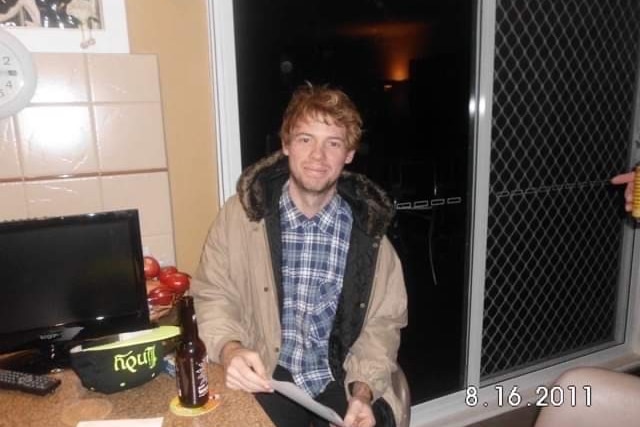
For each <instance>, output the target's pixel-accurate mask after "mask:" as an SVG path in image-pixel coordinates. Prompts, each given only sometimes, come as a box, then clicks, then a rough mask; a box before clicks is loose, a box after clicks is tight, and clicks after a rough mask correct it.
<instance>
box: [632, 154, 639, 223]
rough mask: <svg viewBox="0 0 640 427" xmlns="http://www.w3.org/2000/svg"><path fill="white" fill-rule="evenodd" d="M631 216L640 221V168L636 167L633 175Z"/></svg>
mask: <svg viewBox="0 0 640 427" xmlns="http://www.w3.org/2000/svg"><path fill="white" fill-rule="evenodd" d="M631 216H632V217H634V218H635V219H640V166H636V168H635V174H634V175H633V205H632V208H631Z"/></svg>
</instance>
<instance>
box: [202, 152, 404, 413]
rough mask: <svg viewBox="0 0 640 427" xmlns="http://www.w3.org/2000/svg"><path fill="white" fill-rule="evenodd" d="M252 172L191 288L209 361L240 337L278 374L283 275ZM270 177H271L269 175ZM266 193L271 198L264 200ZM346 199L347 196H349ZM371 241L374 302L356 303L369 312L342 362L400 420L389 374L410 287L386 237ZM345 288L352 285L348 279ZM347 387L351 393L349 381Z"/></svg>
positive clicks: (224, 215) (225, 213) (225, 212)
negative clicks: (258, 209) (276, 269)
mask: <svg viewBox="0 0 640 427" xmlns="http://www.w3.org/2000/svg"><path fill="white" fill-rule="evenodd" d="M263 163H265V162H263ZM276 163H277V164H278V165H280V167H282V162H281V156H272V157H271V158H267V159H266V166H265V165H264V164H259V165H258V166H257V167H256V168H254V169H257V170H258V171H262V169H261V168H265V167H266V168H267V170H268V171H271V170H272V169H273V168H274V167H275V164H276ZM268 168H271V169H268ZM252 172H253V173H252ZM255 172H256V170H249V171H247V172H245V173H244V174H243V177H242V178H241V180H240V181H239V192H238V193H239V196H238V195H236V196H233V197H232V198H231V199H230V200H229V201H228V202H227V203H226V204H225V206H224V207H223V209H222V210H221V211H220V213H219V215H218V216H217V218H216V219H215V221H214V223H213V225H212V227H211V230H210V233H209V236H208V238H207V241H206V243H205V247H204V250H203V253H202V258H201V262H200V266H199V267H198V269H197V271H196V273H195V275H194V278H193V281H192V285H191V292H192V294H193V295H194V299H195V302H196V310H197V316H198V324H199V329H200V336H201V337H202V339H203V341H204V342H205V344H206V346H207V351H208V354H209V358H210V359H211V360H212V361H214V362H218V361H219V355H220V351H221V349H222V347H223V346H224V344H226V343H227V342H229V341H232V340H236V341H240V342H241V343H242V345H244V346H245V347H247V348H250V349H253V350H255V351H257V352H258V353H259V354H260V356H261V357H262V360H263V362H264V364H265V367H266V369H267V371H268V372H269V373H273V370H274V369H275V366H276V364H277V362H278V355H279V353H278V352H279V350H280V345H281V331H280V315H279V306H280V305H279V304H280V302H279V296H278V285H279V283H278V281H277V278H278V279H279V277H280V276H279V272H274V268H273V264H272V257H271V253H272V248H271V246H273V244H271V245H270V240H269V237H268V233H267V226H266V220H265V217H264V215H263V216H262V217H261V215H260V212H258V214H256V211H255V210H253V209H254V208H256V205H260V204H261V203H262V205H265V204H266V205H268V203H266V202H265V199H268V198H269V197H270V196H269V194H268V193H263V194H262V195H258V196H256V193H255V191H254V192H251V191H250V189H253V190H255V186H256V182H259V181H260V180H261V179H263V178H264V177H258V178H256V176H255ZM348 175H349V176H350V175H355V174H348ZM358 177H360V176H358ZM268 178H269V179H271V175H268ZM284 179H285V180H286V176H284ZM276 182H277V185H275V186H272V187H274V188H277V186H280V188H281V183H282V182H283V181H282V177H280V179H279V180H276ZM243 185H245V186H246V188H245V187H242V186H243ZM357 185H359V183H358V184H357ZM341 194H342V193H341ZM262 196H266V197H263V200H260V197H262ZM276 196H277V194H276V195H274V196H271V197H273V198H274V199H275V197H276ZM256 197H257V198H256ZM343 197H345V195H343ZM346 197H347V198H346V200H347V201H349V200H348V195H347V196H346ZM372 197H375V196H372ZM365 203H366V201H365ZM258 207H260V206H258ZM353 209H354V208H353V205H352V210H353ZM355 216H356V215H354V217H355ZM354 227H355V218H354ZM372 241H374V242H375V243H373V246H374V247H376V248H378V246H379V248H378V251H377V261H376V262H375V270H374V272H373V286H372V288H371V292H370V294H369V295H370V296H369V300H368V301H366V302H360V303H357V306H356V307H357V309H362V310H366V314H365V315H364V317H363V324H362V328H361V329H359V334H357V335H355V336H354V337H355V341H354V342H353V345H351V346H350V348H349V349H348V352H346V356H345V357H344V359H343V360H341V361H340V362H341V363H342V368H343V369H344V384H345V385H347V384H350V383H351V382H353V381H363V382H365V383H367V384H368V385H369V386H370V388H371V389H372V391H373V395H374V399H377V398H379V397H383V398H384V399H385V400H386V402H387V403H388V404H389V406H390V407H391V409H392V410H393V413H394V417H395V419H396V424H398V423H399V420H400V419H401V418H402V416H403V415H404V414H403V413H402V411H403V409H402V408H401V405H400V402H399V400H398V396H396V395H395V394H394V393H393V389H392V387H391V374H392V373H393V372H394V371H395V370H396V369H398V367H397V365H396V357H397V351H398V347H399V344H400V329H401V328H402V327H404V326H405V325H406V322H407V308H406V305H407V300H406V291H405V286H404V280H403V274H402V267H401V264H400V260H399V259H398V257H397V254H396V252H395V250H394V249H393V247H392V245H391V244H390V242H389V241H388V240H387V238H386V237H382V236H379V237H378V238H377V239H374V240H372ZM343 286H348V285H347V283H346V282H345V284H344V285H343ZM344 292H345V291H344V289H343V293H344ZM347 317H348V316H347ZM352 317H353V316H352ZM352 317H349V319H351V318H352ZM356 333H357V332H356ZM345 391H346V393H347V395H348V393H349V391H348V388H347V387H346V386H345Z"/></svg>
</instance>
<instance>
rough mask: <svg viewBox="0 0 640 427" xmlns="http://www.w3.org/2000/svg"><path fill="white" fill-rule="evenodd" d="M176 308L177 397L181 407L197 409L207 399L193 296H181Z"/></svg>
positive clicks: (203, 354)
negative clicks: (179, 331) (178, 329)
mask: <svg viewBox="0 0 640 427" xmlns="http://www.w3.org/2000/svg"><path fill="white" fill-rule="evenodd" d="M179 307H180V324H181V326H182V337H181V340H180V343H179V344H178V346H177V348H176V380H177V382H178V398H179V399H180V404H181V405H182V406H184V407H187V408H196V407H198V406H202V405H204V404H205V403H207V401H208V400H209V379H208V377H207V350H206V348H205V346H204V343H203V342H202V340H201V339H200V337H199V336H198V324H197V323H196V313H195V309H194V307H193V297H191V296H184V297H182V298H181V300H180V304H179Z"/></svg>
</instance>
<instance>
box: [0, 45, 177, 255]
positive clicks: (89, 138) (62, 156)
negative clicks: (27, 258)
mask: <svg viewBox="0 0 640 427" xmlns="http://www.w3.org/2000/svg"><path fill="white" fill-rule="evenodd" d="M34 58H35V62H36V66H37V69H38V86H37V89H36V93H35V95H34V98H33V100H32V103H31V105H30V106H29V107H27V108H25V109H24V110H22V111H21V112H19V113H18V114H16V115H15V116H13V117H10V118H7V119H3V120H0V220H6V219H19V218H30V217H42V216H57V215H70V214H79V213H88V212H97V211H107V210H118V209H130V208H135V209H138V210H139V213H140V221H141V232H142V242H143V247H144V250H145V253H148V254H152V255H154V256H156V257H157V258H158V259H159V260H160V261H161V263H162V264H175V251H174V239H173V223H172V215H171V203H170V191H169V179H168V169H167V159H166V153H165V140H164V131H163V122H162V107H161V99H160V85H159V79H158V64H157V61H156V57H155V55H128V54H92V55H87V54H44V53H40V54H34Z"/></svg>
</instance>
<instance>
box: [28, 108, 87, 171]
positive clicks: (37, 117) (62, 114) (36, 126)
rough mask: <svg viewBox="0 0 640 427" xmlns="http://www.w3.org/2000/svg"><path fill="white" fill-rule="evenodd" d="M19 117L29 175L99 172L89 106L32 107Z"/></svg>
mask: <svg viewBox="0 0 640 427" xmlns="http://www.w3.org/2000/svg"><path fill="white" fill-rule="evenodd" d="M17 117H18V123H19V127H18V129H19V145H20V148H21V152H22V153H21V154H22V162H23V166H24V174H25V176H27V177H39V176H51V175H55V176H58V175H70V174H71V175H73V174H78V173H90V172H94V173H97V172H98V156H97V155H96V148H95V143H94V140H93V130H92V127H91V119H90V114H89V107H88V106H46V107H44V106H43V107H29V108H26V109H24V110H22V111H21V112H20V113H19V114H18V116H17Z"/></svg>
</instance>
